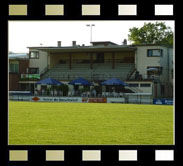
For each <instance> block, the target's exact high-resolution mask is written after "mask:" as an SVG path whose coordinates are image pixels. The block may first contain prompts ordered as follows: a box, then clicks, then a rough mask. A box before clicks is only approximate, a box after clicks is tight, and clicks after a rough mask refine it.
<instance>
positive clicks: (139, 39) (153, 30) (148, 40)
mask: <svg viewBox="0 0 183 166" xmlns="http://www.w3.org/2000/svg"><path fill="white" fill-rule="evenodd" d="M129 32H130V34H129V35H128V40H129V41H131V42H132V44H134V45H135V44H162V45H171V46H172V45H173V31H172V29H171V28H170V27H169V26H166V25H165V22H156V23H144V26H143V27H141V28H137V27H133V28H131V29H130V30H129Z"/></svg>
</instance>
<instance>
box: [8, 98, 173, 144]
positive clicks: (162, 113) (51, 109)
mask: <svg viewBox="0 0 183 166" xmlns="http://www.w3.org/2000/svg"><path fill="white" fill-rule="evenodd" d="M8 114H9V145H162V144H166V145H172V144H173V135H174V134H173V131H174V122H173V114H174V113H173V106H162V105H135V104H100V103H45V102H44V103H43V102H13V101H10V102H9V113H8Z"/></svg>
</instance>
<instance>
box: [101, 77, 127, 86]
mask: <svg viewBox="0 0 183 166" xmlns="http://www.w3.org/2000/svg"><path fill="white" fill-rule="evenodd" d="M101 85H123V86H128V84H126V83H125V82H123V81H121V80H119V79H117V78H112V79H109V80H107V81H104V82H102V83H101Z"/></svg>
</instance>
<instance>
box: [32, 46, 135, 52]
mask: <svg viewBox="0 0 183 166" xmlns="http://www.w3.org/2000/svg"><path fill="white" fill-rule="evenodd" d="M28 48H29V49H35V50H40V51H46V52H48V53H74V52H80V53H86V52H87V53H89V52H121V51H133V52H134V51H135V50H136V47H130V46H125V47H124V46H123V47H119V46H108V47H79V46H76V47H28Z"/></svg>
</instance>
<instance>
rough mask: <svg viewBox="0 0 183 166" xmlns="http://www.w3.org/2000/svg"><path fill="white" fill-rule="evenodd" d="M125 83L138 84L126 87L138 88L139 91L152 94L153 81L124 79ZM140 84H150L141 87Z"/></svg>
mask: <svg viewBox="0 0 183 166" xmlns="http://www.w3.org/2000/svg"><path fill="white" fill-rule="evenodd" d="M126 83H127V84H138V87H126V88H128V89H131V90H132V91H134V90H136V88H138V90H139V92H141V93H150V94H153V82H152V81H151V82H150V81H148V82H147V81H126ZM141 84H150V87H142V86H141Z"/></svg>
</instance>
